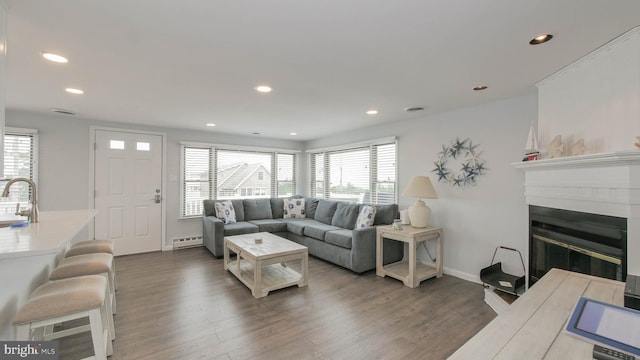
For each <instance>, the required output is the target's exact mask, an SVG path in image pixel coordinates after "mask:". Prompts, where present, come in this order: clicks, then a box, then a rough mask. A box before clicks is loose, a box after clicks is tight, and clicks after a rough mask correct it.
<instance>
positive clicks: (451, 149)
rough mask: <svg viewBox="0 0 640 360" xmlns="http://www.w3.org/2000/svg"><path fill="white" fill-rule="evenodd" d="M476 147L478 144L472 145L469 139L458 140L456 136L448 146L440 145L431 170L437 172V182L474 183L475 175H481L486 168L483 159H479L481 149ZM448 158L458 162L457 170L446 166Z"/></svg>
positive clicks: (463, 184)
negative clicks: (436, 159) (440, 148)
mask: <svg viewBox="0 0 640 360" xmlns="http://www.w3.org/2000/svg"><path fill="white" fill-rule="evenodd" d="M478 148H479V145H473V143H472V142H471V140H470V139H465V140H463V141H460V139H458V138H456V140H455V141H452V142H451V144H449V145H448V146H446V145H442V151H440V152H439V153H438V161H436V162H435V163H434V164H435V166H436V168H435V169H433V170H432V172H434V173H436V174H437V176H438V182H443V183H447V184H450V185H452V186H458V187H463V186H467V185H476V177H477V176H478V175H483V174H484V172H485V171H486V170H487V168H486V166H485V162H484V160H482V159H480V154H482V151H479V150H478ZM450 160H456V161H459V162H460V164H461V165H460V169H458V171H453V170H450V169H449V168H448V167H447V162H448V161H450Z"/></svg>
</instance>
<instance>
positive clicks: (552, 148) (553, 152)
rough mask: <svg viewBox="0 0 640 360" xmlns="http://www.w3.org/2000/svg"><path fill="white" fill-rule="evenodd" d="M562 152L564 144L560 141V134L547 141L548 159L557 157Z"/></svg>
mask: <svg viewBox="0 0 640 360" xmlns="http://www.w3.org/2000/svg"><path fill="white" fill-rule="evenodd" d="M562 154H564V144H563V143H562V135H556V137H554V138H553V140H551V143H549V154H548V156H549V159H553V158H559V157H561V156H562Z"/></svg>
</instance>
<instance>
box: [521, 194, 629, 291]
mask: <svg viewBox="0 0 640 360" xmlns="http://www.w3.org/2000/svg"><path fill="white" fill-rule="evenodd" d="M552 268H559V269H564V270H570V271H575V272H579V273H583V274H589V275H594V276H599V277H603V278H607V279H613V280H619V281H625V280H626V277H627V219H625V218H620V217H614V216H606V215H597V214H588V213H583V212H576V211H568V210H561V209H552V208H546V207H540V206H529V286H531V285H533V284H535V282H536V281H538V280H539V279H540V278H541V277H542V276H543V275H544V274H546V273H547V271H549V270H551V269H552Z"/></svg>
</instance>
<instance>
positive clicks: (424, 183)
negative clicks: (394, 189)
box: [402, 176, 438, 228]
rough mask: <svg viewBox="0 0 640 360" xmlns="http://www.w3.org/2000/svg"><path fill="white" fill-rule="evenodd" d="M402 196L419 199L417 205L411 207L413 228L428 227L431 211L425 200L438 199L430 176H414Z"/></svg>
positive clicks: (410, 217)
mask: <svg viewBox="0 0 640 360" xmlns="http://www.w3.org/2000/svg"><path fill="white" fill-rule="evenodd" d="M402 196H407V197H417V198H418V200H417V201H416V203H415V204H413V205H411V206H410V207H409V220H411V226H413V227H417V228H423V227H427V225H429V219H430V218H431V209H430V208H429V207H428V206H427V205H426V204H425V203H424V201H422V200H420V198H423V199H437V198H438V194H436V190H435V189H434V188H433V184H431V180H430V179H429V177H428V176H414V177H412V178H411V180H410V181H409V185H407V187H406V188H405V189H404V192H403V193H402Z"/></svg>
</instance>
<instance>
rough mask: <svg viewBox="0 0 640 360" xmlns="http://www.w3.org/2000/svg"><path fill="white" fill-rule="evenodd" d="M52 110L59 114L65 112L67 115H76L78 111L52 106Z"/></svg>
mask: <svg viewBox="0 0 640 360" xmlns="http://www.w3.org/2000/svg"><path fill="white" fill-rule="evenodd" d="M51 111H53V112H57V113H59V114H65V115H75V114H76V113H74V112H72V111H70V110H65V109H59V108H52V109H51Z"/></svg>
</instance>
